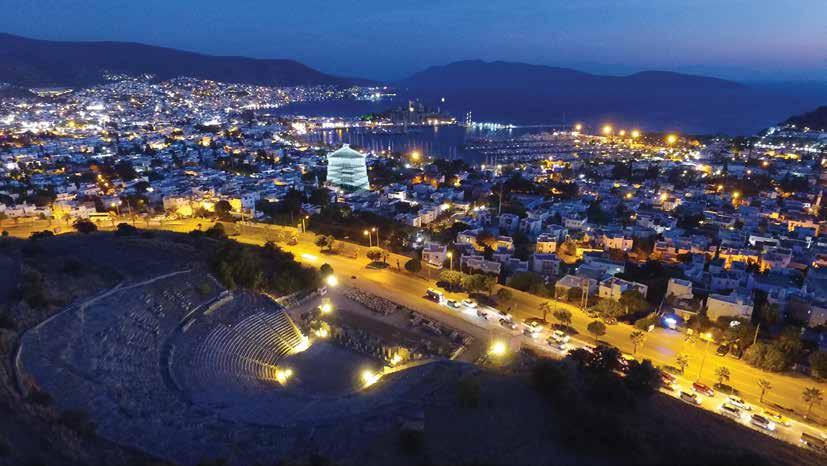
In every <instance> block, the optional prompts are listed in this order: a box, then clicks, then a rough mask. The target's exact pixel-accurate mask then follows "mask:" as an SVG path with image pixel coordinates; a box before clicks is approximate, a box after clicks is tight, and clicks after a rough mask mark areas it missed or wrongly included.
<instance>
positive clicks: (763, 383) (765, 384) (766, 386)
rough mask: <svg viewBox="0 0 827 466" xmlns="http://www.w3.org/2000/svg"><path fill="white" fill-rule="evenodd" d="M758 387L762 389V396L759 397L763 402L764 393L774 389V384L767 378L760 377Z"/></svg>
mask: <svg viewBox="0 0 827 466" xmlns="http://www.w3.org/2000/svg"><path fill="white" fill-rule="evenodd" d="M758 388H760V389H761V398H759V401H760V402H761V403H763V402H764V394H765V393H767V391H769V390H772V384H771V383H770V381H769V380H767V379H758Z"/></svg>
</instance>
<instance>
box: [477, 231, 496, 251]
mask: <svg viewBox="0 0 827 466" xmlns="http://www.w3.org/2000/svg"><path fill="white" fill-rule="evenodd" d="M476 240H477V244H478V245H480V246H482V247H484V248H485V247H487V248H490V249H493V250H496V249H497V237H496V236H494V234H492V233H491V232H489V231H481V232H480V233H479V234H477V238H476Z"/></svg>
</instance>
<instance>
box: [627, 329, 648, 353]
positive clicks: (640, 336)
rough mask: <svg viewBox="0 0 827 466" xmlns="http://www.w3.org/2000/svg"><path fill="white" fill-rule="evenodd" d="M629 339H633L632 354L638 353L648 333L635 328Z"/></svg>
mask: <svg viewBox="0 0 827 466" xmlns="http://www.w3.org/2000/svg"><path fill="white" fill-rule="evenodd" d="M629 339H630V340H632V354H637V349H638V347H640V346H643V343H644V342H645V341H646V334H645V333H643V332H641V331H640V330H635V331H634V332H632V333H630V334H629Z"/></svg>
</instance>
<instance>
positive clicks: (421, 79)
mask: <svg viewBox="0 0 827 466" xmlns="http://www.w3.org/2000/svg"><path fill="white" fill-rule="evenodd" d="M399 85H400V86H402V87H407V88H411V89H418V90H471V91H474V90H497V91H526V90H530V91H531V92H532V93H537V92H539V93H541V94H545V95H548V94H568V93H571V92H580V93H591V94H597V95H604V94H605V95H611V94H627V95H628V93H646V94H651V93H657V94H664V93H668V94H672V93H679V94H686V93H702V94H709V93H711V92H720V91H737V90H742V89H745V87H746V86H744V85H742V84H739V83H736V82H733V81H726V80H723V79H717V78H709V77H705V76H693V75H687V74H679V73H671V72H667V71H644V72H640V73H635V74H632V75H628V76H601V75H595V74H590V73H584V72H582V71H577V70H573V69H569V68H556V67H551V66H543V65H529V64H525V63H511V62H504V61H495V62H484V61H481V60H468V61H459V62H454V63H450V64H448V65H444V66H432V67H430V68H428V69H426V70H424V71H421V72H419V73H416V74H414V75H412V76H411V77H409V78H407V79H405V80H403V81H401V82H400V83H399Z"/></svg>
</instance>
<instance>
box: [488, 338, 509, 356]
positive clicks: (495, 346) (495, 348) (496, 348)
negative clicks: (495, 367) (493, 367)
mask: <svg viewBox="0 0 827 466" xmlns="http://www.w3.org/2000/svg"><path fill="white" fill-rule="evenodd" d="M506 350H507V348H506V346H505V343H503V342H501V341H495V342H494V343H492V344H491V348H490V349H489V350H488V353H489V354H490V355H492V356H502V355H504V354H505V352H506Z"/></svg>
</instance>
